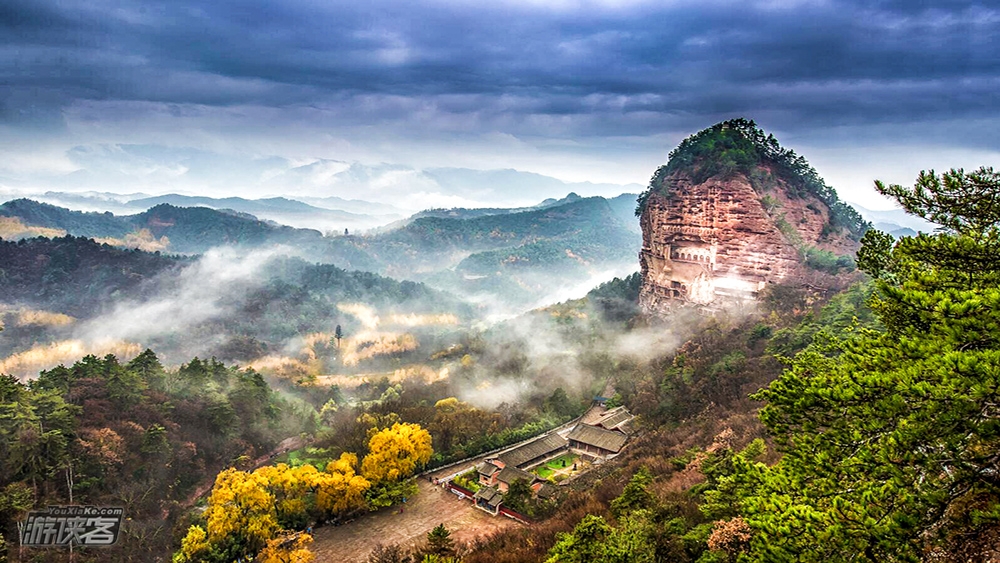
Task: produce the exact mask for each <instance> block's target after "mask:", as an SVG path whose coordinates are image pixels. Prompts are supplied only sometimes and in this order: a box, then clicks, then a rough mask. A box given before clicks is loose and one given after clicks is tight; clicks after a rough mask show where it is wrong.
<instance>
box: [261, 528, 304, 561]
mask: <svg viewBox="0 0 1000 563" xmlns="http://www.w3.org/2000/svg"><path fill="white" fill-rule="evenodd" d="M312 541H313V539H312V536H310V535H309V534H306V533H303V532H294V533H287V534H282V535H280V536H278V537H276V538H273V539H270V540H267V546H265V547H264V549H263V551H261V552H260V555H258V556H257V559H256V560H255V561H258V562H259V563H309V562H310V561H312V560H313V559H314V558H315V557H316V556H315V555H313V552H311V551H309V547H308V545H309V544H310V543H312Z"/></svg>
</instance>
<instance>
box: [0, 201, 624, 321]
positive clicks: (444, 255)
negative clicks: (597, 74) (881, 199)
mask: <svg viewBox="0 0 1000 563" xmlns="http://www.w3.org/2000/svg"><path fill="white" fill-rule="evenodd" d="M234 200H237V201H234ZM133 201H135V202H145V203H147V204H155V205H153V206H152V207H150V208H149V209H147V210H145V211H142V212H141V213H135V214H129V215H114V214H112V213H109V212H104V213H98V212H81V211H73V210H70V209H66V208H61V207H57V206H54V205H50V204H46V203H40V202H35V201H32V200H28V199H18V200H13V201H9V202H7V203H4V204H2V205H0V217H2V218H6V221H7V223H6V224H3V223H0V237H4V238H8V239H10V238H25V237H33V236H37V235H44V236H58V235H60V234H71V235H75V236H84V237H89V238H94V239H95V240H97V241H99V242H106V243H108V244H111V245H113V246H119V247H124V248H139V249H141V250H147V251H157V250H158V251H162V252H168V253H184V254H198V253H204V252H206V251H207V250H209V249H210V248H213V247H216V246H240V247H244V248H260V247H265V246H273V245H285V246H287V247H288V248H289V250H288V252H291V253H295V254H297V255H300V256H302V257H306V258H308V259H309V260H312V261H316V262H321V263H328V264H333V265H336V266H339V267H342V268H347V269H351V270H364V271H370V272H375V273H378V274H381V275H386V276H391V277H394V278H398V279H409V280H414V281H424V282H426V283H428V284H430V285H431V286H433V287H436V288H439V289H443V290H446V291H449V292H452V293H453V294H455V295H459V296H464V297H466V298H469V299H472V300H475V301H480V302H483V301H486V302H491V303H496V304H503V305H506V306H513V307H515V308H523V307H525V306H529V305H531V304H534V303H536V302H541V301H544V300H545V298H546V295H549V294H550V293H551V292H552V291H553V290H554V289H558V288H565V287H572V286H577V285H580V284H586V283H589V281H590V280H596V281H594V283H593V284H591V286H592V285H596V283H599V282H600V281H605V279H604V278H610V273H614V274H626V273H628V272H629V271H630V269H631V268H634V264H635V257H636V254H637V252H638V250H639V245H640V236H639V234H638V225H637V223H636V220H635V218H634V216H633V215H632V211H633V209H634V206H635V195H633V194H623V195H621V196H618V197H615V198H611V199H605V198H602V197H590V198H583V197H580V196H578V195H576V194H570V195H569V196H567V197H564V198H561V199H558V200H555V199H553V200H547V201H545V202H543V203H542V204H539V205H538V206H534V207H529V208H519V209H508V210H504V209H492V210H488V211H482V210H474V209H461V208H460V209H452V210H432V211H429V212H426V213H424V214H418V215H419V216H417V217H416V218H413V219H411V220H408V221H405V222H400V223H397V224H396V226H395V227H394V228H391V229H386V230H384V231H381V232H378V233H374V234H369V235H354V234H351V235H349V236H347V235H344V234H343V232H342V231H334V232H332V233H330V234H328V235H326V236H324V234H323V233H321V232H320V231H318V230H314V229H299V228H293V227H288V226H283V225H280V224H277V223H274V222H271V221H262V220H260V219H258V218H257V217H255V216H254V215H253V214H250V213H247V212H243V211H239V210H233V209H231V208H229V209H210V208H208V207H180V206H177V205H174V204H172V203H170V202H175V203H180V202H185V203H188V202H194V203H197V202H199V201H200V199H199V198H188V197H186V196H164V197H158V198H137V199H135V200H133ZM221 202H224V203H229V204H234V205H233V206H232V207H240V208H241V209H262V208H266V209H272V210H273V209H279V210H281V211H282V212H285V213H294V212H295V210H296V209H303V207H309V206H308V204H305V203H303V202H297V201H293V200H288V199H284V198H271V199H266V200H239V198H232V199H227V200H211V201H210V203H213V204H219V205H221V204H222V203H221ZM236 204H238V205H236ZM310 212H311V211H310ZM339 213H346V212H339ZM585 289H588V288H587V287H584V290H585Z"/></svg>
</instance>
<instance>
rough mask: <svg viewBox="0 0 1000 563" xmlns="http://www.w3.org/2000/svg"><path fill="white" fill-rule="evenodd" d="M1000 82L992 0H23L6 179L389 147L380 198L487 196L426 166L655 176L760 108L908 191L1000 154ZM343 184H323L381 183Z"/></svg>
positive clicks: (122, 179)
mask: <svg viewBox="0 0 1000 563" xmlns="http://www.w3.org/2000/svg"><path fill="white" fill-rule="evenodd" d="M997 92H1000V5H998V3H996V2H964V1H946V0H943V1H938V2H925V1H920V0H896V1H837V0H815V1H813V0H788V1H782V0H744V1H739V2H724V1H713V0H697V1H686V0H660V1H656V2H647V1H643V0H607V1H601V0H598V1H582V2H580V1H572V0H496V1H494V2H474V1H471V0H469V1H467V0H409V1H406V2H384V1H379V0H374V1H366V2H339V1H330V0H324V1H319V0H307V1H302V0H267V1H264V0H258V1H245V0H241V1H231V0H170V1H167V2H157V1H150V0H144V1H139V0H85V1H74V0H55V1H53V0H4V2H2V3H0V189H3V188H4V187H6V189H7V190H8V191H10V190H15V191H16V190H41V189H60V190H67V191H74V190H82V189H98V188H103V189H106V190H108V191H120V192H129V191H148V192H154V193H165V192H168V191H175V192H184V193H198V194H199V195H218V196H223V195H225V196H228V195H278V193H276V192H281V191H282V190H293V189H294V187H289V183H288V182H284V183H280V184H274V183H268V179H269V178H273V177H275V176H279V175H282V174H286V173H288V172H289V171H290V170H296V169H300V167H303V166H312V168H309V170H314V169H326V170H328V171H329V170H330V169H331V168H330V167H329V166H326V167H325V168H324V166H317V163H320V164H322V163H329V162H334V163H339V164H336V165H332V166H333V168H332V169H333V170H343V169H345V168H346V167H347V166H348V164H350V163H361V164H364V165H368V166H376V165H380V164H390V165H393V166H394V168H393V167H390V168H392V169H393V170H395V171H396V172H395V176H392V178H394V180H392V181H395V182H397V183H398V185H397V190H396V191H386V192H384V193H382V196H384V197H390V196H391V197H399V194H400V193H402V192H403V191H405V190H410V191H411V192H413V193H417V192H419V193H420V194H422V195H421V196H420V198H421V201H428V202H431V203H440V202H457V203H470V202H469V201H467V200H463V199H462V195H461V194H455V193H444V192H443V191H442V188H440V186H436V185H433V183H432V184H431V185H421V186H418V187H412V188H411V187H410V186H409V184H407V182H409V181H410V179H412V178H413V177H415V176H414V174H416V173H415V172H414V171H420V170H426V169H433V168H442V167H458V168H470V169H478V170H486V169H508V168H510V169H516V170H521V171H528V172H534V173H538V174H543V175H547V176H552V177H555V178H559V179H561V180H564V181H567V182H594V183H606V184H607V183H610V184H631V183H636V184H640V185H645V184H646V183H647V182H648V179H649V177H650V176H651V175H652V173H653V172H654V171H655V169H656V167H657V166H658V165H660V164H662V163H663V162H665V161H666V158H667V154H668V153H669V151H670V150H671V149H672V148H673V147H674V146H676V144H677V143H678V142H679V141H680V140H681V139H683V138H684V137H686V136H687V135H690V134H693V133H695V132H697V131H698V130H700V129H703V128H705V127H708V126H711V125H712V124H713V123H716V122H718V121H722V120H724V119H728V118H732V117H747V118H750V119H754V120H756V121H757V122H758V124H760V125H761V126H762V127H763V128H764V129H765V130H767V131H768V132H772V133H774V134H775V135H776V136H777V137H778V139H779V140H780V141H781V143H782V144H783V145H784V146H786V147H790V148H793V149H795V150H796V151H797V152H798V153H800V154H802V155H804V156H805V157H806V158H807V159H808V160H809V161H810V162H811V163H812V164H813V166H814V167H815V168H816V169H817V171H818V172H819V173H820V175H821V176H822V177H824V178H825V179H826V180H827V182H828V183H829V184H830V185H832V186H834V187H835V188H837V190H838V191H839V192H840V194H841V197H842V199H846V200H848V201H855V202H858V203H860V204H862V205H866V206H868V207H872V208H887V207H889V205H888V203H887V202H885V201H884V200H881V199H880V198H879V196H877V194H875V193H874V191H873V190H872V189H871V186H872V183H873V180H874V179H876V178H878V179H882V180H885V181H889V182H895V183H903V184H911V183H912V182H913V180H914V178H915V177H916V175H917V173H918V172H919V171H920V170H922V169H929V168H934V169H937V170H942V169H947V168H950V167H965V168H966V169H972V168H977V167H979V166H982V165H991V164H993V163H994V162H996V161H997V156H998V154H1000V96H998V94H997ZM192 155H194V156H192ZM193 163H194V164H193ZM385 168H386V167H385V166H383V167H381V168H378V170H384V169H385ZM206 169H211V174H209V173H207V172H206ZM400 171H402V172H400ZM196 172H197V173H196ZM408 174H409V175H408ZM251 176H252V177H251ZM417 176H419V175H417ZM330 177H331V176H330V175H329V173H327V175H326V176H318V177H312V178H311V180H310V183H309V184H308V189H307V188H302V189H303V190H307V191H308V192H309V194H310V195H316V196H330V195H336V196H341V197H344V196H350V197H355V198H361V199H365V198H378V197H380V195H379V192H378V190H377V189H375V188H372V191H371V193H366V190H367V188H364V187H361V188H359V187H358V184H357V182H353V183H351V184H350V187H349V188H348V187H344V186H341V187H339V188H338V185H337V184H336V183H335V182H327V183H326V184H324V181H325V180H324V178H325V179H329V178H330ZM421 178H423V176H421ZM382 180H384V178H382V176H379V181H382ZM615 189H616V188H615V187H613V186H606V185H605V186H595V187H593V191H594V192H602V194H601V195H614V194H613V193H611V192H613V191H615ZM338 190H339V191H338ZM420 190H423V191H420ZM435 190H437V191H435ZM584 191H586V190H584ZM347 192H350V193H347ZM544 195H545V196H546V197H549V196H550V194H544ZM584 195H590V194H584ZM449 198H451V199H449ZM473 203H474V202H473ZM493 203H495V202H493Z"/></svg>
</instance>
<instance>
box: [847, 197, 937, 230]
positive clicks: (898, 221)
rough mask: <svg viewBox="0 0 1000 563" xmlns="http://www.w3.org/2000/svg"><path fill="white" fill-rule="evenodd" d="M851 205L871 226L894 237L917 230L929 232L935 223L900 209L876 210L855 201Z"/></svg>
mask: <svg viewBox="0 0 1000 563" xmlns="http://www.w3.org/2000/svg"><path fill="white" fill-rule="evenodd" d="M851 206H852V207H854V208H855V209H857V210H858V213H860V214H861V216H862V217H864V218H865V220H866V221H869V222H871V224H872V226H873V227H875V228H876V229H878V230H880V231H884V232H887V233H889V234H891V235H893V236H895V237H903V236H912V235H915V234H917V233H918V232H923V233H929V232H933V231H934V229H935V225H934V224H933V223H931V222H930V221H927V220H925V219H924V218H922V217H917V216H916V215H910V214H909V213H907V212H906V211H903V210H902V209H889V210H882V211H876V210H873V209H868V208H866V207H862V206H861V205H858V204H856V203H852V204H851Z"/></svg>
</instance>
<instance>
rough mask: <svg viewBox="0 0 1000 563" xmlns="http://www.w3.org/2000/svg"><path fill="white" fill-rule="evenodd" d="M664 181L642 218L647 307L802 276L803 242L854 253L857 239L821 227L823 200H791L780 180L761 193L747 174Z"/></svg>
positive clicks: (751, 292) (737, 296)
mask: <svg viewBox="0 0 1000 563" xmlns="http://www.w3.org/2000/svg"><path fill="white" fill-rule="evenodd" d="M664 184H665V185H664V186H663V187H664V188H665V189H662V190H654V193H652V194H650V196H649V199H648V200H647V203H646V206H645V208H644V210H643V213H642V216H641V225H642V241H643V244H642V251H641V252H640V265H641V268H642V278H643V284H642V289H641V292H640V296H639V302H640V305H641V306H642V308H643V309H644V310H645V311H646V312H649V313H663V312H666V311H668V310H669V309H670V308H672V307H673V306H675V305H677V304H680V303H688V304H696V305H708V306H711V305H713V304H716V305H717V304H720V303H722V302H726V301H744V300H752V299H755V298H756V296H757V294H758V292H760V291H761V290H762V289H763V288H764V287H765V286H766V285H767V284H768V283H783V282H795V281H803V280H805V279H806V278H809V277H810V272H807V271H806V270H807V268H806V266H805V265H804V264H803V261H802V258H801V252H800V249H801V248H803V247H804V246H814V247H817V248H822V249H825V250H831V251H833V252H836V253H838V254H847V253H849V252H853V251H854V247H855V243H854V242H853V241H851V240H849V239H847V238H846V237H840V236H830V234H829V233H824V232H823V226H824V225H826V224H827V220H828V214H829V210H828V209H827V207H826V206H825V205H824V204H823V203H822V202H821V201H819V200H818V199H816V198H815V197H811V196H808V197H806V198H792V197H789V196H788V191H787V190H786V189H784V185H783V184H781V183H780V182H778V183H777V185H776V186H774V187H772V188H770V189H768V190H767V191H766V193H764V194H759V193H757V192H756V191H755V190H754V188H753V187H752V186H751V184H750V182H749V181H748V180H747V178H746V177H745V176H743V175H736V176H734V177H731V178H728V179H717V178H711V179H708V180H706V181H705V182H702V183H700V184H692V183H691V181H690V179H689V178H688V177H686V176H684V175H683V174H681V173H677V174H674V175H672V176H670V177H668V178H666V179H665V181H664Z"/></svg>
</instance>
